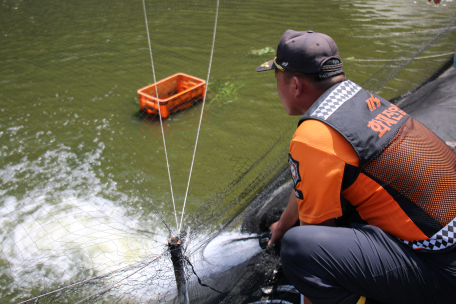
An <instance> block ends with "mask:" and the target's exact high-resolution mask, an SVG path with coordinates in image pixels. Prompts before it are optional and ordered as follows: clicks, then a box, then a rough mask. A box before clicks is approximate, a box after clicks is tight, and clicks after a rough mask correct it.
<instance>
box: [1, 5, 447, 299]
mask: <svg viewBox="0 0 456 304" xmlns="http://www.w3.org/2000/svg"><path fill="white" fill-rule="evenodd" d="M145 3H146V8H147V18H148V23H149V31H150V36H151V45H152V51H153V59H154V69H155V72H156V79H157V81H158V80H160V79H163V78H165V77H168V76H170V75H172V74H175V73H178V72H183V73H187V74H190V75H193V76H196V77H199V78H202V79H206V78H207V73H208V66H209V56H210V51H211V45H212V35H213V30H214V21H215V10H216V2H215V1H197V0H195V1H185V0H184V1H182V0H179V1H178V0H171V1H146V2H145ZM455 20H456V3H455V2H454V1H442V3H441V4H440V5H439V6H435V5H431V4H428V2H427V1H425V0H416V1H393V0H384V1H378V0H370V1H367V0H364V1H361V0H358V1H342V0H331V1H314V0H312V1H294V0H285V1H280V3H279V2H277V1H270V0H263V1H247V0H237V1H236V0H225V1H223V0H222V1H221V2H220V8H219V19H218V25H217V33H216V40H215V50H214V57H213V62H212V68H211V74H210V80H209V84H208V89H209V91H208V95H207V96H208V99H207V104H206V106H205V111H204V113H203V118H202V127H201V133H200V138H199V143H198V149H197V152H196V157H195V164H194V168H193V173H192V179H191V182H190V188H189V192H188V199H187V206H186V210H185V216H184V218H183V225H182V226H183V228H182V229H183V230H184V231H187V229H188V227H190V228H191V229H190V230H189V231H191V233H192V235H193V236H194V239H195V242H196V243H195V245H194V247H195V248H199V247H201V245H198V244H201V243H204V241H205V240H207V239H209V238H210V237H211V236H212V235H213V234H216V233H217V231H219V230H220V229H224V227H226V226H229V223H230V222H231V221H232V219H233V218H234V217H235V216H237V215H238V214H240V213H241V212H242V211H243V210H244V209H245V207H246V206H247V205H248V204H249V202H250V201H251V200H252V199H253V198H254V197H255V196H256V194H257V193H258V191H260V189H261V188H262V187H263V186H264V185H265V184H266V183H267V182H268V181H269V180H270V179H271V178H272V177H273V176H274V174H276V173H277V172H279V171H280V170H281V169H282V168H283V167H284V166H285V164H286V161H287V145H288V143H289V141H290V139H291V136H292V134H293V131H294V128H295V126H296V122H297V118H296V117H288V116H287V115H286V113H285V111H284V109H283V108H282V105H281V103H280V100H279V98H278V95H277V93H276V90H275V78H274V75H273V74H272V73H256V72H255V67H257V66H258V65H260V64H261V63H263V62H264V61H266V60H270V59H271V58H273V57H274V50H275V48H276V46H277V43H278V40H279V39H280V36H281V35H282V33H283V32H284V31H285V30H286V29H295V30H309V29H311V30H314V31H319V32H324V33H326V34H329V35H330V36H332V37H333V38H334V40H335V41H336V43H337V44H338V46H339V50H340V55H341V57H342V60H343V62H344V70H345V72H346V74H347V77H348V78H349V79H351V80H352V81H354V82H356V83H358V84H360V85H363V84H365V86H367V88H368V89H371V90H374V89H375V90H377V94H379V95H381V96H383V97H385V98H387V99H391V98H394V97H397V96H399V95H401V94H405V93H407V92H409V91H410V90H413V89H414V88H416V87H417V86H418V85H419V84H420V83H422V82H423V81H425V80H426V79H427V78H428V77H430V76H431V75H432V74H433V73H434V72H435V71H437V70H438V69H439V68H440V67H441V66H442V65H443V64H445V63H446V62H447V61H448V60H450V58H452V54H453V52H454V45H455V43H456V24H455ZM271 50H272V51H271ZM412 59H413V60H412ZM408 61H410V62H408ZM404 63H407V64H405V65H404ZM0 67H1V68H0V102H1V107H0V180H1V185H0V227H1V231H0V236H1V247H2V250H1V254H0V280H1V284H0V298H1V299H2V303H8V302H11V303H16V302H19V301H21V300H25V299H28V298H31V297H33V296H35V295H38V294H41V293H43V292H45V291H47V290H51V289H54V288H57V286H64V285H68V284H71V283H74V282H77V281H81V280H85V279H88V278H91V277H93V276H96V275H100V274H103V273H108V272H110V271H114V270H116V269H119V268H121V267H126V266H128V265H131V264H132V263H136V262H140V261H143V260H144V259H147V258H150V257H151V256H154V255H157V256H158V255H160V254H161V253H162V252H163V250H164V248H165V247H166V240H167V238H168V237H169V236H170V235H171V234H173V233H175V232H176V230H177V228H176V226H177V225H176V219H177V222H180V219H181V215H182V214H181V210H182V205H183V201H184V197H185V193H186V188H187V183H188V178H189V171H190V163H191V160H192V155H193V149H194V145H195V139H196V133H197V129H198V122H199V116H200V111H201V106H202V105H201V103H200V104H198V105H196V106H194V107H192V108H189V109H188V110H186V111H183V112H179V113H176V114H174V115H172V116H171V117H170V118H169V119H167V120H165V121H164V122H163V124H164V125H163V129H164V134H165V138H166V148H167V151H168V159H169V164H170V166H169V168H170V175H171V179H172V185H173V188H172V190H173V194H172V195H171V189H170V181H169V177H168V169H167V166H166V159H165V154H164V146H163V141H162V134H161V128H160V121H159V119H157V118H156V117H147V116H146V115H143V114H142V113H140V112H139V102H138V98H137V93H136V91H137V90H138V89H140V88H142V87H144V86H147V85H149V84H151V83H153V82H154V79H153V74H152V67H151V61H150V54H149V48H148V41H147V35H146V28H145V21H144V12H143V7H142V2H141V1H119V0H109V1H107V0H97V1H87V0H74V1H54V0H53V1H50V0H42V1H39V2H38V1H31V0H2V2H1V3H0ZM391 76H393V77H391ZM390 78H391V79H390ZM172 196H173V197H174V200H175V205H176V209H177V211H176V213H175V212H174V209H173V203H172ZM198 242H200V243H198ZM159 270H160V269H158V267H157V268H156V269H155V271H156V272H158V271H159ZM148 299H152V296H149V298H148ZM160 299H161V298H160ZM157 301H158V300H157ZM160 301H161V300H160ZM163 301H164V300H163ZM139 302H140V301H139Z"/></svg>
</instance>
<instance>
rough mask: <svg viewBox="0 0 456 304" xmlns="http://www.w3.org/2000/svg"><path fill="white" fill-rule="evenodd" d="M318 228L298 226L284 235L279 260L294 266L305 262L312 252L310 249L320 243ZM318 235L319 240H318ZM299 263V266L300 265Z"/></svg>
mask: <svg viewBox="0 0 456 304" xmlns="http://www.w3.org/2000/svg"><path fill="white" fill-rule="evenodd" d="M320 229H321V227H319V226H313V225H309V226H299V227H294V228H292V229H290V230H288V231H287V233H285V235H284V236H283V239H282V249H281V253H280V256H281V259H282V261H287V262H292V263H293V264H296V263H298V262H296V261H300V262H301V263H302V262H303V260H307V259H308V258H309V257H310V255H311V252H312V248H316V246H317V245H318V244H319V243H321V241H322V239H321V235H320V233H319V230H320ZM319 235H320V238H319ZM301 263H299V264H301Z"/></svg>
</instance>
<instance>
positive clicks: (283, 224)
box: [268, 189, 336, 246]
mask: <svg viewBox="0 0 456 304" xmlns="http://www.w3.org/2000/svg"><path fill="white" fill-rule="evenodd" d="M298 220H299V210H298V201H297V199H296V195H295V193H294V189H292V190H291V195H290V199H289V200H288V205H287V207H286V208H285V211H283V213H282V216H281V217H280V220H279V221H278V222H275V223H274V224H272V225H271V226H270V227H269V230H271V232H272V235H271V239H270V240H269V243H268V246H269V245H272V244H274V243H275V242H276V241H277V240H279V239H281V238H282V236H283V235H284V234H285V232H287V231H288V230H290V229H291V228H292V227H293V226H294V225H295V224H296V222H297V221H298ZM299 222H300V225H301V226H305V225H309V224H307V223H305V222H303V221H299ZM318 225H322V226H335V225H336V222H335V219H329V220H326V221H324V222H322V223H320V224H318Z"/></svg>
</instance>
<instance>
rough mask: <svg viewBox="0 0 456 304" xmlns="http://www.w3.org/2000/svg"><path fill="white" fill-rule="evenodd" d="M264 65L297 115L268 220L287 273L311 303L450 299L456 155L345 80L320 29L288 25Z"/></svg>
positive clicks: (453, 298) (454, 287)
mask: <svg viewBox="0 0 456 304" xmlns="http://www.w3.org/2000/svg"><path fill="white" fill-rule="evenodd" d="M266 70H275V77H276V79H277V91H278V94H279V97H280V99H281V101H282V103H283V105H284V107H285V110H286V111H287V113H288V114H289V115H302V118H301V120H300V122H299V126H298V128H297V130H296V132H295V134H294V136H293V139H292V141H291V144H290V149H289V152H290V153H289V165H290V168H291V173H292V178H293V183H294V189H293V191H292V193H291V196H290V199H289V203H288V206H287V208H286V209H285V211H284V212H283V214H282V216H281V218H280V220H279V221H278V222H277V223H274V224H273V225H271V227H270V229H271V231H272V236H271V241H270V244H272V243H274V242H276V241H277V240H279V239H280V238H282V237H283V239H282V251H281V259H282V265H283V269H284V272H285V274H286V276H287V277H288V278H289V279H290V280H291V281H292V283H293V284H294V285H295V287H296V288H297V289H298V290H299V291H300V292H301V293H302V294H304V295H305V296H306V297H307V298H308V299H309V300H310V301H311V302H312V303H313V304H320V303H321V304H323V303H325V304H326V303H328V304H329V303H344V304H355V303H360V304H364V303H440V304H442V303H456V250H452V249H453V248H454V247H455V246H456V245H455V244H456V237H455V235H454V233H453V230H456V227H454V228H453V226H455V225H456V219H455V218H456V155H455V154H454V153H453V152H452V151H451V150H450V149H449V148H448V147H447V146H446V145H445V143H443V142H442V141H441V140H440V139H439V138H438V137H437V136H436V135H434V134H433V133H432V132H431V131H429V130H428V129H427V128H425V127H424V126H423V125H422V124H420V123H419V122H418V121H416V120H414V119H413V118H411V117H410V116H409V115H408V114H406V113H405V112H404V111H402V110H401V109H399V108H398V107H397V106H395V105H393V104H391V103H389V102H388V101H386V100H385V99H383V98H381V97H379V96H376V95H374V94H371V93H369V92H367V91H365V90H363V89H362V88H361V87H359V86H358V85H357V84H355V83H353V82H351V81H349V80H346V79H345V74H344V73H343V71H342V62H341V59H340V56H339V51H338V48H337V46H336V43H335V42H334V41H333V39H331V38H330V37H329V36H327V35H325V34H322V33H316V32H313V31H304V32H298V31H293V30H287V31H286V32H285V33H284V34H283V36H282V37H281V39H280V42H279V45H278V48H277V56H276V58H275V59H274V60H271V61H269V62H265V63H264V64H262V65H261V66H259V67H258V68H257V71H266ZM298 220H299V221H300V224H301V225H300V226H298V227H294V228H292V227H293V226H294V224H295V223H296V222H297V221H298Z"/></svg>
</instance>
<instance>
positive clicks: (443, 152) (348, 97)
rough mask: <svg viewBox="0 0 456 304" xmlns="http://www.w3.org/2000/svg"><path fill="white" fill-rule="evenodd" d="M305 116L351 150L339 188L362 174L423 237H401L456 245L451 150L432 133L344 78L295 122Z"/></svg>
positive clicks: (455, 175)
mask: <svg viewBox="0 0 456 304" xmlns="http://www.w3.org/2000/svg"><path fill="white" fill-rule="evenodd" d="M307 119H316V120H319V121H321V122H323V123H326V124H327V125H329V126H331V127H332V128H334V129H335V130H336V131H337V132H339V133H340V134H341V135H342V136H344V138H345V139H346V140H347V141H348V142H349V143H350V144H351V146H352V147H353V148H354V150H355V152H356V153H357V155H358V157H359V167H358V168H355V170H354V172H355V174H347V175H346V174H344V181H343V187H344V188H347V187H349V186H350V185H351V184H353V183H354V182H355V181H356V179H357V178H358V177H359V176H360V174H363V175H364V176H368V177H369V178H370V179H372V180H373V181H374V182H375V183H377V184H378V185H380V186H381V187H382V188H383V189H384V190H385V191H386V192H388V194H389V195H390V196H391V197H392V198H393V199H394V201H395V202H397V204H398V205H399V206H400V208H401V209H402V210H403V211H404V212H405V214H406V216H408V219H407V220H411V221H413V224H414V225H416V227H418V229H419V230H421V232H422V235H425V236H426V237H427V238H425V239H420V240H417V239H408V240H407V239H400V240H401V241H402V242H403V243H405V244H407V245H409V246H410V247H412V248H413V249H424V250H450V249H451V248H453V247H454V246H456V154H455V153H453V151H451V150H450V149H449V148H448V147H447V146H446V144H445V143H444V142H443V141H442V140H440V139H439V138H438V137H437V136H436V135H435V134H434V133H432V132H431V131H430V130H429V129H427V128H426V127H424V126H423V125H422V124H421V123H419V122H418V121H416V120H415V119H413V118H412V117H410V116H409V115H408V114H406V113H405V112H404V111H402V110H401V109H400V108H398V107H397V106H395V105H393V104H391V103H390V102H389V101H387V100H385V99H383V98H381V97H379V96H376V95H374V94H371V93H369V92H367V91H365V90H364V89H362V88H361V87H360V86H358V85H357V84H355V83H353V82H351V81H349V80H347V81H344V82H341V83H339V84H336V85H334V86H333V87H332V88H331V89H329V90H328V91H326V92H325V93H324V94H323V95H322V96H320V98H319V99H318V100H317V101H316V102H315V103H314V104H313V105H312V107H311V108H310V109H309V110H308V111H307V112H306V114H304V116H303V117H302V118H301V120H300V122H299V123H302V122H303V121H305V120H307ZM352 171H353V170H352ZM347 179H348V180H347ZM360 215H361V217H362V216H363V215H362V214H361V213H360Z"/></svg>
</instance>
